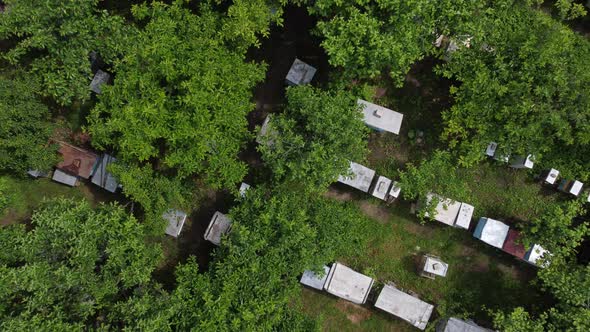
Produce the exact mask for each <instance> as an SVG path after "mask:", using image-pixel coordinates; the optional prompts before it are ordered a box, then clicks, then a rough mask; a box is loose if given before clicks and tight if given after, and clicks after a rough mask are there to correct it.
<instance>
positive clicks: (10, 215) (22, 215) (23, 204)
mask: <svg viewBox="0 0 590 332" xmlns="http://www.w3.org/2000/svg"><path fill="white" fill-rule="evenodd" d="M2 178H3V179H5V181H6V182H7V184H8V192H9V195H10V197H9V201H10V203H9V206H10V208H8V209H7V210H6V211H4V212H3V214H0V224H2V225H6V224H13V223H18V222H24V221H26V220H27V219H29V218H30V216H31V214H32V213H33V211H34V210H35V209H36V208H37V207H39V206H40V205H41V203H42V202H43V200H44V199H48V198H56V197H68V198H76V199H86V200H88V201H90V202H91V203H93V204H96V203H97V202H99V201H105V200H108V199H112V198H110V197H108V195H107V194H106V192H105V193H100V192H98V190H99V189H97V188H91V187H90V186H89V185H86V184H82V185H80V186H78V187H73V188H72V187H68V186H65V185H62V184H59V183H56V182H53V181H51V180H50V179H45V178H44V179H32V178H24V179H20V178H13V177H9V176H3V177H2ZM103 195H104V196H103Z"/></svg>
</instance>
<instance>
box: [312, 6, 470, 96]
mask: <svg viewBox="0 0 590 332" xmlns="http://www.w3.org/2000/svg"><path fill="white" fill-rule="evenodd" d="M476 6H477V5H476V2H473V1H460V0H459V1H457V0H446V1H421V0H415V1H407V0H406V1H404V0H387V1H366V0H354V1H344V2H343V1H337V0H336V1H335V0H319V1H310V6H309V7H310V12H311V13H312V14H314V15H317V16H319V17H320V22H319V23H318V26H317V29H318V31H319V34H320V35H321V36H322V37H323V38H324V40H323V41H322V46H323V47H324V49H325V50H326V53H327V54H328V56H329V60H330V64H331V65H333V66H336V67H341V68H343V70H344V72H345V77H347V78H349V79H358V78H374V77H376V76H379V75H381V74H382V73H385V72H386V73H387V74H388V76H390V77H391V78H392V79H393V80H394V82H396V83H397V84H401V83H402V82H403V78H404V77H405V75H406V73H407V72H408V71H409V69H410V66H411V65H412V64H414V63H415V62H416V61H418V60H420V59H422V58H423V57H424V56H426V55H427V54H430V53H432V52H433V51H434V45H433V43H434V41H435V40H436V38H437V37H436V32H437V31H438V32H439V33H443V32H447V33H448V30H449V29H454V28H455V27H456V26H457V25H458V23H459V22H462V21H463V20H465V19H467V18H468V17H469V16H470V15H471V14H472V13H473V11H474V10H475V8H474V7H476Z"/></svg>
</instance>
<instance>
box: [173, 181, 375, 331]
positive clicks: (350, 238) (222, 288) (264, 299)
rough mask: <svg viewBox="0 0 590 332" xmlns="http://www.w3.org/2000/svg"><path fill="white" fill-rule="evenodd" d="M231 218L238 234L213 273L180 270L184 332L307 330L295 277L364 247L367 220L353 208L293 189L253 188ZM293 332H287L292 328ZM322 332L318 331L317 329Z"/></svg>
mask: <svg viewBox="0 0 590 332" xmlns="http://www.w3.org/2000/svg"><path fill="white" fill-rule="evenodd" d="M250 190H251V191H249V192H248V195H247V196H246V200H245V201H243V202H242V203H241V204H240V205H238V206H236V207H235V208H233V209H232V210H231V211H230V217H231V219H232V222H233V224H232V230H231V233H230V235H229V236H227V237H226V238H225V239H224V240H223V241H222V244H221V247H220V248H219V249H218V250H217V251H216V253H215V258H214V261H213V262H212V263H210V267H209V270H208V272H206V273H204V274H203V273H198V271H197V266H196V264H195V263H194V261H193V262H189V263H188V264H186V265H183V266H181V267H180V268H179V270H178V272H177V273H178V276H177V283H178V287H177V288H176V290H175V292H174V295H173V296H174V297H175V298H176V303H178V304H179V306H180V305H182V306H183V307H184V308H199V310H178V311H177V316H176V318H175V319H174V320H173V321H175V322H178V324H179V325H178V326H177V328H178V329H179V330H186V329H190V328H195V329H200V330H240V331H249V330H257V331H272V330H282V329H284V328H287V329H289V330H302V331H309V330H311V329H312V326H313V323H312V322H310V321H309V320H308V319H306V318H305V317H303V316H301V314H299V313H298V311H296V310H295V309H296V302H294V298H295V297H296V296H297V295H298V292H299V287H300V286H299V285H298V282H297V277H298V276H299V275H300V274H301V273H302V272H303V270H304V269H307V268H312V267H314V268H317V267H319V266H321V264H327V263H329V262H331V261H333V260H334V259H335V257H337V256H340V255H346V254H350V253H352V252H356V250H358V249H359V248H362V246H363V245H364V244H365V243H366V238H365V235H364V234H365V232H363V231H362V229H363V228H364V227H366V225H367V220H366V219H365V218H364V217H362V215H361V214H360V213H359V212H358V211H356V210H354V209H353V208H352V207H350V206H347V205H343V204H342V203H337V202H334V201H330V200H326V199H324V198H321V197H318V196H317V195H312V196H308V195H305V194H304V193H303V192H301V193H300V192H296V191H293V190H290V189H286V190H277V191H274V192H267V191H266V189H264V188H262V187H258V188H256V189H250ZM291 326H292V328H288V327H291ZM314 329H317V328H314Z"/></svg>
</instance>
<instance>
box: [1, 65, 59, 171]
mask: <svg viewBox="0 0 590 332" xmlns="http://www.w3.org/2000/svg"><path fill="white" fill-rule="evenodd" d="M40 89H41V88H40V86H39V83H38V82H37V80H35V79H34V77H30V76H27V75H25V74H23V72H20V71H19V72H15V73H2V74H0V100H2V102H1V103H0V171H11V172H14V173H16V174H18V175H24V174H25V172H26V171H27V170H29V169H37V170H42V171H48V170H49V168H50V167H51V166H52V165H53V164H54V163H55V161H56V160H57V158H56V157H57V156H56V153H55V152H56V147H55V145H53V144H50V143H49V137H50V136H51V134H52V131H53V125H52V124H51V122H50V114H49V109H48V108H47V106H45V105H44V104H43V103H41V102H40V101H39V99H38V98H37V93H39V92H40Z"/></svg>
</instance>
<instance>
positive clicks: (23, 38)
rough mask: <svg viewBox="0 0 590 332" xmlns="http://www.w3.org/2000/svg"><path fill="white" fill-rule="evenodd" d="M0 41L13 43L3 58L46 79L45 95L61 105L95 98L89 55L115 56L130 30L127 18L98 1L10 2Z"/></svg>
mask: <svg viewBox="0 0 590 332" xmlns="http://www.w3.org/2000/svg"><path fill="white" fill-rule="evenodd" d="M4 3H5V5H6V10H5V12H4V13H2V15H0V40H7V41H10V43H9V45H12V47H10V48H9V49H8V50H7V51H5V52H4V53H3V54H2V57H3V58H4V59H6V60H8V61H9V63H10V64H12V65H17V64H19V63H22V64H26V67H27V68H29V69H30V70H31V71H32V72H34V73H35V74H37V75H39V77H40V78H41V84H42V90H41V92H42V93H43V95H45V96H48V97H52V98H54V99H55V100H56V101H57V102H58V103H59V104H61V105H69V104H70V103H71V102H72V101H73V100H74V99H80V100H84V99H87V98H88V97H89V96H90V90H89V84H90V80H91V78H92V75H91V74H92V73H91V69H90V62H89V54H90V52H91V51H98V52H100V54H101V56H103V57H104V59H105V60H112V59H113V57H114V56H116V54H117V51H118V48H119V47H120V43H121V40H124V39H123V38H124V36H125V35H126V29H125V26H124V24H123V19H122V18H121V17H118V16H113V15H109V14H108V13H107V12H106V11H104V10H99V9H98V3H99V0H69V1H61V0H50V1H37V0H5V1H4Z"/></svg>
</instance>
